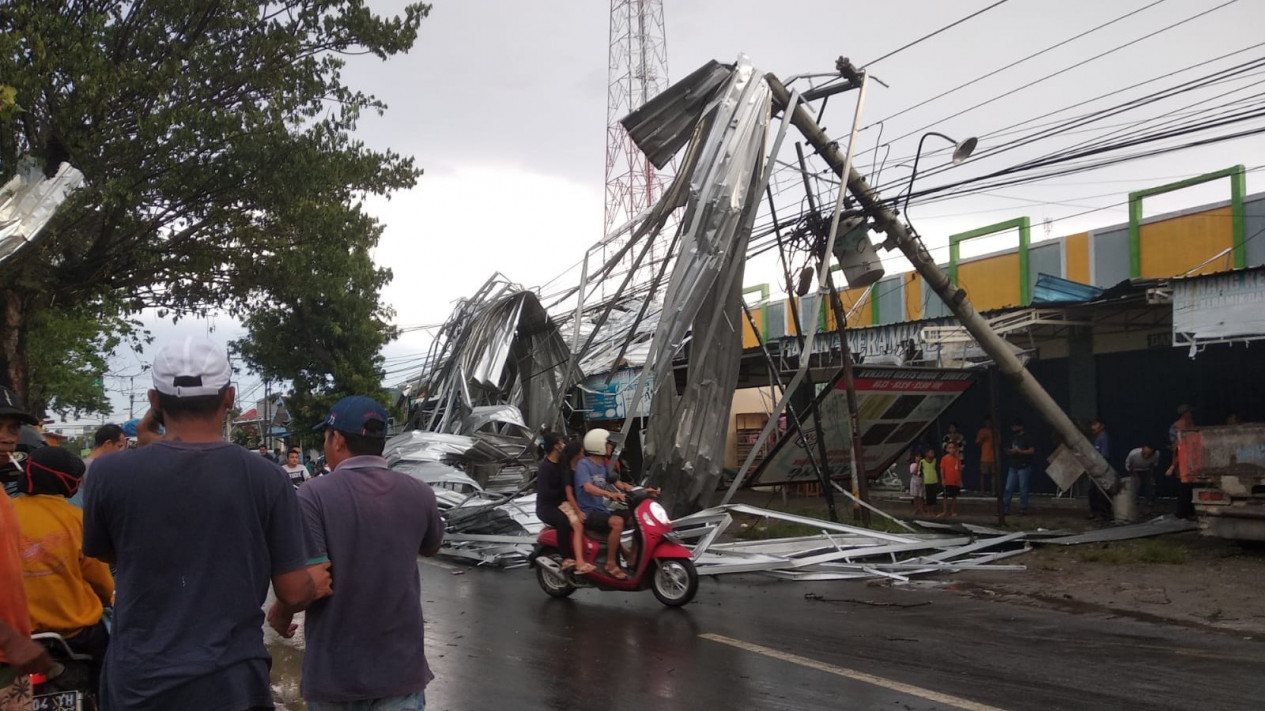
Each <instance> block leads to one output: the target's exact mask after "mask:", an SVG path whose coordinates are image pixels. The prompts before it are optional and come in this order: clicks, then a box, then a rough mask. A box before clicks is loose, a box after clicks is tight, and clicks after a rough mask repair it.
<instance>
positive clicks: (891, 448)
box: [747, 367, 975, 486]
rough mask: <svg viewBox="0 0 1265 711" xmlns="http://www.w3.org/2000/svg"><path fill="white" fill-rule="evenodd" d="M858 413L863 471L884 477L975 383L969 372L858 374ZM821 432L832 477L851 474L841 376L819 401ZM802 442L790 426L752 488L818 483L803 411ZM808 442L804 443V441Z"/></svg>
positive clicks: (813, 441)
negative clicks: (911, 446)
mask: <svg viewBox="0 0 1265 711" xmlns="http://www.w3.org/2000/svg"><path fill="white" fill-rule="evenodd" d="M853 381H854V382H855V384H856V393H857V409H858V414H859V417H860V424H861V446H862V449H863V450H864V454H865V461H864V462H863V466H864V469H865V471H866V473H867V474H868V476H869V477H870V478H874V477H877V476H879V475H880V474H882V473H883V472H884V471H886V470H887V468H888V467H890V466H891V465H892V463H893V462H895V461H897V460H898V459H899V460H901V462H902V463H903V461H904V457H905V455H906V453H907V452H908V451H909V447H910V445H912V444H913V443H914V442H916V441H917V440H918V437H920V436H921V435H922V433H923V432H924V431H926V429H927V428H928V427H930V426H931V425H932V424H933V423H934V422H935V421H936V418H938V417H939V416H940V415H941V414H943V413H944V411H945V410H947V409H948V408H949V406H950V405H952V404H953V403H954V402H955V401H956V400H957V399H958V398H959V397H961V396H962V393H964V392H966V391H967V390H968V389H969V388H970V387H971V385H972V384H974V382H975V373H973V372H971V371H965V370H936V369H924V368H867V367H858V368H856V369H855V370H854V373H853ZM817 411H818V412H820V413H821V421H822V427H821V434H822V437H823V438H824V439H825V444H826V458H827V460H828V462H827V471H829V473H830V477H831V478H833V479H841V478H848V477H849V476H850V475H851V471H852V467H851V458H852V457H851V453H852V434H851V432H849V429H848V399H847V393H846V391H845V390H844V387H843V379H842V374H840V375H838V376H835V379H834V380H833V381H832V382H831V383H830V386H829V387H828V388H826V389H825V390H823V391H822V393H821V394H820V395H818V397H817ZM804 415H805V416H804V420H803V423H804V440H801V439H800V438H799V436H798V435H797V433H796V431H795V428H794V426H793V425H791V426H788V428H787V430H786V432H785V433H783V435H782V438H781V440H780V441H778V443H777V445H776V446H775V447H774V449H773V452H772V453H771V454H770V455H769V456H768V457H767V458H765V460H764V462H763V463H762V464H761V465H760V467H759V468H758V469H756V471H755V473H754V474H753V475H752V476H750V477H748V479H747V484H748V485H749V486H762V485H768V484H786V483H794V482H811V481H817V472H816V470H814V469H813V463H812V459H811V458H810V457H809V456H808V453H807V452H805V451H804V446H805V444H807V446H809V447H812V455H813V457H816V458H818V459H820V452H821V450H820V448H819V447H818V446H817V428H816V426H815V424H814V422H813V418H812V415H811V413H804ZM805 440H806V441H805Z"/></svg>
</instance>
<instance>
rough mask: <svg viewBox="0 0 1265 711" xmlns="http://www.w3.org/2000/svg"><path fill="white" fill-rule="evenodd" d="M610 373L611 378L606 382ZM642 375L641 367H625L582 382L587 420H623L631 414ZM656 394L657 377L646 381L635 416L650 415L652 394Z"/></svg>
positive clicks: (585, 417)
mask: <svg viewBox="0 0 1265 711" xmlns="http://www.w3.org/2000/svg"><path fill="white" fill-rule="evenodd" d="M607 376H611V381H610V382H609V383H608V382H606V378H607ZM640 377H641V369H640V368H625V369H623V370H617V371H615V372H614V373H613V374H612V373H601V374H600V375H591V376H589V377H587V378H585V379H584V382H583V383H581V384H580V392H581V394H582V395H583V396H584V419H586V420H590V421H591V420H622V419H624V418H625V417H627V416H628V404H629V402H630V401H631V400H632V399H633V395H636V394H637V379H638V378H640ZM653 393H654V378H650V379H648V380H647V381H646V390H645V392H643V393H642V394H641V405H640V407H638V408H637V413H636V415H634V416H635V417H646V416H648V415H649V414H650V397H651V395H652V394H653Z"/></svg>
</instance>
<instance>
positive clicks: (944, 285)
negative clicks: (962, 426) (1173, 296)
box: [765, 74, 1117, 495]
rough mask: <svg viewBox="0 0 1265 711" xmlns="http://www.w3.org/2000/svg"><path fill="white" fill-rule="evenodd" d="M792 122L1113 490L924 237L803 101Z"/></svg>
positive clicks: (1099, 461)
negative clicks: (892, 206) (938, 262)
mask: <svg viewBox="0 0 1265 711" xmlns="http://www.w3.org/2000/svg"><path fill="white" fill-rule="evenodd" d="M765 78H766V80H767V81H768V82H769V87H770V88H771V89H772V91H773V100H774V101H775V102H777V103H778V104H780V105H781V107H782V110H785V107H787V106H789V105H790V99H791V94H790V91H788V90H787V88H786V86H785V85H784V84H782V82H781V80H780V79H778V78H777V77H776V76H775V75H773V74H768V75H766V77H765ZM791 123H793V124H795V127H796V128H797V129H799V131H800V133H802V134H803V135H804V137H805V138H806V139H807V140H808V143H809V144H810V145H812V146H813V148H815V149H816V150H817V152H818V153H819V154H820V155H821V156H822V158H823V159H825V161H826V162H827V163H828V164H829V165H830V167H831V169H832V170H834V172H835V173H836V174H838V175H839V176H840V177H841V178H842V179H843V180H844V182H845V183H846V185H847V188H848V192H850V193H851V194H852V197H853V198H855V199H856V201H857V202H858V203H860V205H861V207H862V208H864V209H865V211H866V213H867V214H869V216H870V217H871V218H873V219H874V222H875V228H876V229H877V230H878V231H880V232H883V233H885V234H886V235H887V237H888V241H887V244H891V245H894V246H896V247H898V248H899V249H900V250H901V252H903V253H904V254H905V256H906V257H907V258H908V259H909V261H910V263H911V264H913V266H914V269H915V270H917V272H918V273H919V274H920V275H921V276H922V278H923V279H925V280H926V282H927V285H928V286H930V287H931V288H932V290H933V291H935V293H936V295H937V296H939V297H940V298H941V299H942V300H943V301H944V303H945V305H947V306H948V307H949V310H950V311H952V312H953V315H954V316H956V317H957V319H958V322H959V323H961V324H962V327H963V328H965V329H966V330H967V332H968V333H970V334H971V336H972V337H973V338H974V339H975V341H976V343H978V344H979V345H980V348H982V349H983V350H984V352H985V353H987V354H988V355H989V357H991V358H992V359H993V362H994V363H995V364H996V367H997V370H998V372H999V373H1000V374H1001V376H1002V377H1003V378H1004V379H1005V380H1006V381H1007V382H1009V383H1010V384H1011V386H1013V387H1014V388H1015V389H1016V390H1018V391H1019V394H1020V395H1022V396H1023V397H1024V399H1026V400H1027V401H1028V402H1029V404H1031V405H1032V407H1033V409H1035V410H1036V411H1037V412H1038V413H1039V414H1040V415H1041V417H1042V418H1044V419H1045V421H1046V422H1048V423H1049V424H1050V426H1051V427H1053V428H1054V431H1055V432H1056V433H1057V434H1058V435H1059V437H1060V438H1061V439H1062V441H1063V442H1064V444H1066V445H1067V446H1068V447H1069V448H1070V449H1071V450H1072V453H1073V454H1074V455H1075V456H1076V458H1077V460H1078V461H1079V462H1080V464H1081V466H1083V467H1085V470H1086V472H1088V474H1089V477H1090V479H1092V480H1093V481H1094V483H1095V484H1097V485H1098V487H1099V488H1101V489H1102V490H1103V491H1104V492H1106V493H1108V494H1109V495H1110V494H1111V493H1112V492H1114V491H1115V489H1116V485H1117V476H1116V472H1115V471H1114V470H1113V469H1112V468H1111V464H1109V463H1108V462H1107V460H1106V459H1104V458H1103V456H1102V455H1101V454H1099V453H1098V450H1096V449H1094V446H1093V445H1092V444H1090V442H1089V440H1088V439H1086V438H1085V435H1083V434H1082V433H1081V431H1080V430H1079V429H1078V428H1077V427H1076V424H1075V423H1073V422H1072V420H1071V418H1070V417H1068V416H1067V413H1065V412H1063V410H1062V408H1060V407H1059V406H1058V403H1056V402H1055V401H1054V398H1052V397H1050V394H1049V393H1047V392H1046V391H1045V389H1044V388H1042V387H1041V384H1040V383H1038V382H1037V381H1036V378H1033V377H1032V374H1031V373H1029V372H1028V370H1027V369H1026V368H1024V366H1023V363H1022V362H1020V360H1019V358H1018V357H1017V356H1015V354H1014V352H1012V351H1011V350H1010V347H1009V345H1008V344H1007V343H1006V341H1005V339H1003V338H1002V337H1001V336H999V335H997V334H996V333H995V332H994V331H993V329H992V328H991V327H990V326H989V325H988V321H987V320H986V319H984V317H983V316H980V314H979V312H977V311H976V310H975V307H974V306H973V305H971V302H970V300H968V299H967V298H966V291H965V290H963V289H961V288H959V287H958V286H957V285H956V284H954V283H953V282H952V281H950V280H949V277H948V275H946V274H945V273H944V272H943V271H942V270H941V269H940V267H939V266H937V265H936V262H935V260H934V259H932V257H931V255H930V254H929V253H928V252H927V249H926V247H924V246H923V245H922V242H921V241H919V240H918V239H917V237H916V235H914V234H912V233H911V232H910V230H909V229H907V228H906V226H905V224H904V223H903V222H901V221H900V219H899V218H897V216H896V213H894V212H892V210H891V209H889V208H888V207H887V205H886V204H885V203H883V202H882V201H881V200H880V199H879V196H878V194H877V193H876V192H875V191H874V189H873V188H871V187H870V185H869V184H868V183H867V182H866V181H865V178H863V177H862V176H861V174H860V173H858V172H857V170H856V168H853V167H851V166H847V174H846V175H844V169H845V160H844V157H843V155H841V154H840V152H839V147H838V145H836V144H835V142H834V141H832V140H831V139H830V137H829V136H827V135H826V133H825V132H824V131H822V129H821V127H820V126H818V125H817V122H816V121H814V120H813V118H812V117H811V116H809V114H808V112H807V111H806V110H805V109H804V106H803V104H798V105H797V106H796V107H795V110H794V112H793V114H792V115H791Z"/></svg>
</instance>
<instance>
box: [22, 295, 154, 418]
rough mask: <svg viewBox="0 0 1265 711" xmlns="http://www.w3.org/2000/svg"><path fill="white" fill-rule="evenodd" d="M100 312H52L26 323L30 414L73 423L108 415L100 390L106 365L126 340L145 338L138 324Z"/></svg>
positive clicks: (90, 309)
mask: <svg viewBox="0 0 1265 711" xmlns="http://www.w3.org/2000/svg"><path fill="white" fill-rule="evenodd" d="M103 310H104V309H103V308H102V307H101V305H96V306H94V307H81V308H78V309H71V310H66V311H61V310H52V309H50V310H45V311H41V312H39V313H38V314H36V315H35V316H34V318H32V319H31V320H30V323H29V324H28V328H29V329H30V331H29V340H28V344H27V353H28V357H29V360H28V363H29V368H30V374H31V383H32V385H31V387H30V388H29V390H28V395H27V398H28V404H29V405H30V407H31V409H32V410H33V411H35V412H56V413H57V414H59V415H62V416H67V415H73V416H75V417H79V416H81V415H84V414H88V413H102V414H108V413H109V412H110V403H109V399H108V397H107V395H106V391H105V388H104V387H103V384H104V383H103V379H104V377H105V374H106V371H107V370H108V362H107V361H108V359H109V357H110V356H112V355H114V353H115V351H116V349H117V348H118V347H119V346H120V345H121V344H122V343H123V342H124V339H128V340H131V341H133V342H134V343H138V342H140V341H142V340H144V339H145V338H146V334H145V333H144V331H142V330H141V329H140V328H139V324H137V323H136V322H133V321H129V320H127V319H123V318H120V317H103V316H102V315H101V313H102V311H103Z"/></svg>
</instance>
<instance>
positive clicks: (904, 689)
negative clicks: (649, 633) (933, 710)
mask: <svg viewBox="0 0 1265 711" xmlns="http://www.w3.org/2000/svg"><path fill="white" fill-rule="evenodd" d="M699 636H700V637H702V638H703V639H706V640H710V641H712V642H719V643H721V644H727V645H729V646H731V647H737V648H738V649H743V650H746V651H748V652H754V653H756V654H762V655H764V656H766V657H771V658H773V659H779V660H781V661H784V662H790V663H791V664H798V665H799V666H801V667H808V668H809V669H816V670H817V671H823V672H826V673H827V674H834V675H835V676H841V677H844V678H846V679H852V680H854V681H860V682H864V683H866V684H872V685H874V686H879V687H882V688H884V689H888V690H890V691H896V692H899V693H902V694H909V695H910V696H917V697H919V698H922V699H926V700H927V701H934V702H936V703H938V704H947V705H949V706H953V707H956V708H959V709H963V711H1002V709H999V708H997V707H996V706H988V705H986V704H981V703H977V702H975V701H971V700H969V699H963V698H959V697H957V696H951V695H949V694H942V693H940V692H938V691H932V690H931V689H924V688H922V687H919V686H913V685H911V684H904V683H901V682H899V681H892V680H891V679H884V678H883V677H881V676H874V675H873V674H866V673H865V672H860V671H856V670H855V669H846V668H844V667H837V666H835V665H833V664H826V663H825V662H819V661H817V660H816V659H809V658H808V657H801V656H799V655H798V654H791V653H789V652H783V651H780V650H777V649H770V648H768V647H762V646H760V645H758V644H752V643H750V642H743V641H742V640H740V639H733V638H732V637H725V636H724V635H719V634H710V633H708V634H701V635H699Z"/></svg>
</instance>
